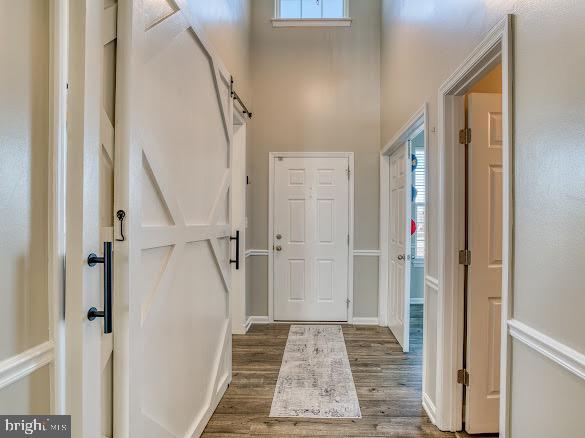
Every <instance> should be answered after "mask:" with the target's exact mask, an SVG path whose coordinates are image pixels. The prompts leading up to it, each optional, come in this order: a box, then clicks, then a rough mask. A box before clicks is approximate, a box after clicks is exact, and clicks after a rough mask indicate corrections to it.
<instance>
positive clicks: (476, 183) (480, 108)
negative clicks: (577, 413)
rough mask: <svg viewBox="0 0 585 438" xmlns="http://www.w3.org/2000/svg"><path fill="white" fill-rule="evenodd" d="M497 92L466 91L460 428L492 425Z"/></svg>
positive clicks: (498, 264)
mask: <svg viewBox="0 0 585 438" xmlns="http://www.w3.org/2000/svg"><path fill="white" fill-rule="evenodd" d="M501 108H502V98H501V95H499V94H478V93H474V94H471V95H470V96H469V97H468V123H469V127H470V128H471V133H472V135H471V137H472V142H471V144H470V145H469V151H470V153H469V213H468V214H469V230H468V233H469V249H470V250H471V255H472V260H471V266H469V271H468V272H469V279H468V288H467V297H468V298H467V300H468V304H467V306H468V307H467V370H468V371H469V386H468V387H467V391H466V409H465V412H466V419H465V428H466V430H467V431H468V432H470V433H489V432H497V431H498V420H499V398H500V392H499V388H500V339H501V336H500V331H501V328H500V327H501V326H500V320H501V292H502V283H501V281H502V206H503V204H502V150H501V148H502V117H501V111H502V109H501Z"/></svg>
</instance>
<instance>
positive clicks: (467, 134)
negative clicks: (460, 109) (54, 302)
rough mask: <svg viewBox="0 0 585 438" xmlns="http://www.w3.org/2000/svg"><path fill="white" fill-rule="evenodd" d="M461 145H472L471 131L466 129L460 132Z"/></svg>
mask: <svg viewBox="0 0 585 438" xmlns="http://www.w3.org/2000/svg"><path fill="white" fill-rule="evenodd" d="M459 143H460V144H469V143H471V129H469V128H465V129H461V130H460V131H459Z"/></svg>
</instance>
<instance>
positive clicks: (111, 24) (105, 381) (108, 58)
mask: <svg viewBox="0 0 585 438" xmlns="http://www.w3.org/2000/svg"><path fill="white" fill-rule="evenodd" d="M103 4H104V9H103V15H102V44H103V49H102V58H101V61H102V69H101V71H102V77H101V79H102V80H101V85H102V86H101V93H102V108H101V113H100V143H101V150H100V156H99V167H100V177H99V178H100V185H99V214H100V224H99V225H100V241H102V242H114V225H115V224H114V220H115V218H116V215H115V212H114V156H115V101H116V55H117V50H116V49H117V45H116V43H117V41H116V40H117V14H118V5H117V1H114V0H104V2H103ZM117 232H118V234H117V235H116V237H117V238H120V237H121V236H120V235H119V228H118V230H117ZM100 269H101V268H100ZM103 287H104V285H103V278H101V280H100V290H103ZM99 308H100V309H102V308H103V296H102V298H101V301H100V303H99ZM113 337H114V333H109V334H105V333H102V334H101V385H102V391H101V419H102V424H101V426H102V430H101V436H102V437H112V436H113V403H114V401H113V384H114V368H113V367H114V360H113V350H114V339H113Z"/></svg>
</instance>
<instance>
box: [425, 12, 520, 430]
mask: <svg viewBox="0 0 585 438" xmlns="http://www.w3.org/2000/svg"><path fill="white" fill-rule="evenodd" d="M511 35H512V19H511V16H507V17H505V18H504V19H502V20H501V21H500V22H499V23H498V24H497V25H496V26H494V28H493V29H492V30H491V31H490V32H489V33H488V35H487V36H486V37H485V38H484V40H483V41H482V42H481V44H479V45H478V46H477V47H476V49H475V50H474V51H473V52H472V53H471V54H470V55H469V57H468V58H467V59H466V60H465V61H464V63H463V64H462V65H461V66H460V67H459V68H457V70H456V71H455V72H454V73H453V74H452V75H451V76H450V77H449V79H448V80H447V81H446V82H445V83H444V84H443V85H442V86H441V87H440V89H439V114H438V131H439V135H438V154H439V156H438V163H439V164H440V165H438V166H436V168H433V169H432V170H433V174H435V173H436V172H437V171H438V183H439V184H438V187H439V189H440V190H441V192H440V193H441V196H438V197H434V196H431V197H430V202H431V203H433V205H435V203H436V204H437V209H438V218H439V226H438V227H437V230H438V231H437V235H436V237H437V238H436V240H437V241H436V242H434V244H436V249H438V255H439V269H438V274H439V277H438V282H437V296H438V305H437V313H436V316H437V328H436V333H437V338H436V340H437V350H436V351H437V352H438V353H439V352H440V355H439V354H437V358H436V376H437V382H440V384H439V383H437V388H436V389H437V393H436V404H435V406H436V407H437V425H438V426H439V428H440V429H442V430H450V431H460V430H462V429H465V430H466V431H467V432H471V433H493V432H496V433H497V432H499V433H500V434H501V435H504V436H505V433H506V428H507V424H508V421H509V411H510V410H509V405H508V398H507V393H508V391H509V389H508V388H509V373H510V362H509V361H508V355H510V354H511V341H510V336H509V333H508V327H507V321H508V320H509V319H510V318H511V314H512V313H511V312H512V303H511V302H510V301H509V300H508V296H509V291H510V290H511V287H512V281H511V279H512V273H511V267H510V260H511V257H512V238H511V236H512V232H513V220H512V216H513V199H512V190H511V188H512V184H513V153H512V151H513V144H512V129H511V121H512V110H513V101H512V98H513V95H512V81H513V71H512V66H513V50H512V47H511V44H512V43H511V41H512V38H511ZM500 64H501V67H499V65H500ZM494 69H495V70H494ZM500 72H501V73H500ZM490 77H491V78H492V79H494V78H497V80H496V81H495V82H496V83H499V84H501V85H498V86H497V87H496V89H495V91H496V92H495V93H493V92H492V91H494V89H487V88H484V87H483V85H485V84H486V83H488V82H490V81H489V78H490ZM499 77H501V80H500V79H499ZM491 82H494V81H493V80H492V81H491ZM494 95H497V96H494ZM466 100H467V110H466ZM466 113H468V114H467V119H468V120H467V121H468V125H469V126H466ZM469 128H471V130H469ZM466 150H467V153H466ZM476 161H477V162H476ZM431 231H432V230H431ZM433 251H434V248H433ZM431 253H433V252H432V251H431ZM466 290H467V294H466V293H465V291H466ZM464 405H465V409H464ZM488 405H489V407H488Z"/></svg>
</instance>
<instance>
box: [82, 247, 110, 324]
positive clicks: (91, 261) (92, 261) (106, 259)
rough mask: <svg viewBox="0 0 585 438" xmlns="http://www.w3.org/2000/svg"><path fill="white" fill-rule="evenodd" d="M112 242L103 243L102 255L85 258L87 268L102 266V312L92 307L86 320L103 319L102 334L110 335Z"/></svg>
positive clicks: (91, 255)
mask: <svg viewBox="0 0 585 438" xmlns="http://www.w3.org/2000/svg"><path fill="white" fill-rule="evenodd" d="M112 256H113V254H112V242H104V255H103V257H98V256H97V255H95V254H93V253H92V254H90V255H89V257H88V258H87V264H88V265H89V266H95V265H96V264H98V263H102V264H103V265H104V310H98V309H96V308H95V307H92V308H91V309H89V311H88V312H87V319H89V320H90V321H93V320H94V319H96V318H104V333H106V334H107V333H112V261H113V257H112Z"/></svg>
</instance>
